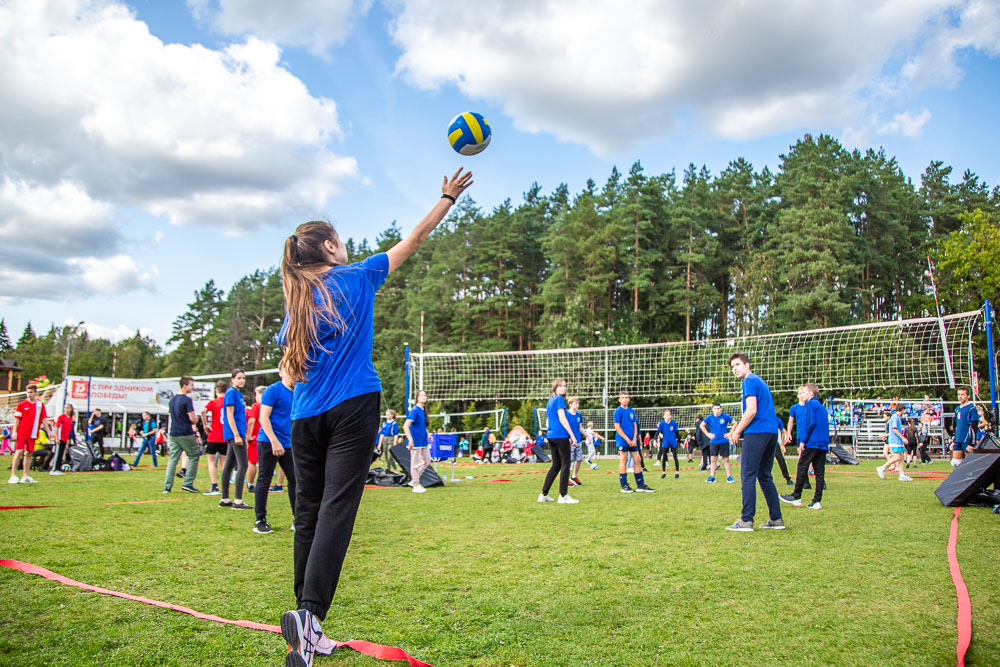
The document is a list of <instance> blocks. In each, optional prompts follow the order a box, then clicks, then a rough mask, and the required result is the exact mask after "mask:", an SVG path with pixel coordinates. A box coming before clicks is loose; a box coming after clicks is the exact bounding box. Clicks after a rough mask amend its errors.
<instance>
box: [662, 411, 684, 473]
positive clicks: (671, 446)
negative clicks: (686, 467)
mask: <svg viewBox="0 0 1000 667" xmlns="http://www.w3.org/2000/svg"><path fill="white" fill-rule="evenodd" d="M656 432H657V433H658V434H659V436H660V456H659V458H658V460H659V462H660V471H661V472H662V474H661V475H660V479H663V478H664V477H666V476H667V457H668V456H669V455H670V453H671V452H673V454H674V479H677V478H679V477H680V476H681V473H680V470H681V467H680V463H679V462H678V461H677V422H675V421H674V419H673V417H672V416H671V414H670V410H664V411H663V419H661V420H660V423H659V424H657V426H656Z"/></svg>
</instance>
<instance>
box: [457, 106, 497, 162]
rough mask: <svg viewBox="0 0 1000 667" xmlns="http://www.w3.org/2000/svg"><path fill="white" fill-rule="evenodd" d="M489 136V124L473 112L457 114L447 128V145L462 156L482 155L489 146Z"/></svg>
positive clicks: (490, 131)
mask: <svg viewBox="0 0 1000 667" xmlns="http://www.w3.org/2000/svg"><path fill="white" fill-rule="evenodd" d="M491 136H493V131H492V130H490V124H489V123H488V122H487V121H486V119H485V118H483V115H482V114H478V113H476V112H475V111H466V112H465V113H460V114H458V115H457V116H455V117H454V118H453V119H452V121H451V125H449V126H448V143H450V144H451V147H452V148H454V149H455V150H456V151H457V152H459V153H461V154H462V155H475V154H476V153H482V152H483V151H484V150H486V147H487V146H489V145H490V137H491Z"/></svg>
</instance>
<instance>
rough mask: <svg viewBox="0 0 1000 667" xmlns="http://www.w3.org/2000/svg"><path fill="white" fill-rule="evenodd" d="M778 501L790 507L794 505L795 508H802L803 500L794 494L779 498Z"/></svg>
mask: <svg viewBox="0 0 1000 667" xmlns="http://www.w3.org/2000/svg"><path fill="white" fill-rule="evenodd" d="M778 499H779V500H781V502H783V503H788V504H789V505H794V506H795V507H802V499H801V498H796V497H795V496H794V495H792V494H788V495H787V496H778Z"/></svg>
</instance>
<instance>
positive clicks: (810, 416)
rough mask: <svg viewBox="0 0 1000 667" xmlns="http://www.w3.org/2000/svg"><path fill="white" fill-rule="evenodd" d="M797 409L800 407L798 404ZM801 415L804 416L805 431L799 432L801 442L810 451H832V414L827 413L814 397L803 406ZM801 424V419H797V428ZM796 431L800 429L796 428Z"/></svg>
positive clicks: (800, 411)
mask: <svg viewBox="0 0 1000 667" xmlns="http://www.w3.org/2000/svg"><path fill="white" fill-rule="evenodd" d="M796 407H798V405H797V404H796ZM799 414H800V415H801V416H802V421H803V422H804V424H803V427H804V428H803V430H802V431H799V432H800V433H801V434H802V435H800V436H799V442H802V443H803V444H804V445H805V446H806V447H808V448H809V449H822V450H826V451H829V449H830V413H828V412H827V411H826V408H824V407H823V404H822V403H820V402H819V399H818V398H816V397H815V396H813V397H812V398H810V399H809V400H808V401H806V404H805V405H803V406H802V409H801V410H799ZM798 424H799V418H798V417H796V418H795V425H796V427H797V426H798ZM795 430H796V431H798V430H799V429H798V428H796V429H795Z"/></svg>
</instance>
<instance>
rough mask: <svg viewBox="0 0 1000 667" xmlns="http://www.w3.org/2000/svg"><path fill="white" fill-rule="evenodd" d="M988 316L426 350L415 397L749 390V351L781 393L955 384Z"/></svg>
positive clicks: (417, 361)
mask: <svg viewBox="0 0 1000 667" xmlns="http://www.w3.org/2000/svg"><path fill="white" fill-rule="evenodd" d="M982 316H983V310H982V309H980V310H974V311H970V312H966V313H960V314H957V315H949V316H947V317H940V318H938V317H925V318H916V319H909V320H898V321H892V322H874V323H870V324H860V325H854V326H846V327H833V328H826V329H812V330H807V331H795V332H790V333H778V334H766V335H760V336H745V337H735V338H717V339H709V340H700V341H686V342H675V343H655V344H646V345H624V346H617V347H590V348H574V349H562V350H532V351H523V352H487V353H458V352H425V353H422V354H421V353H416V354H411V355H410V357H409V364H410V366H409V369H408V370H409V383H410V384H409V389H410V396H411V397H412V396H415V394H416V392H417V391H418V390H420V389H423V390H425V391H427V392H428V395H429V397H430V400H432V401H483V400H489V401H504V400H524V399H542V398H545V397H547V396H549V395H550V393H551V387H552V380H553V379H554V378H558V377H561V378H565V379H566V381H567V383H568V385H569V394H571V395H573V396H579V397H580V398H581V399H584V400H587V399H590V400H593V399H597V400H600V401H602V405H608V404H609V399H610V402H611V403H612V404H613V403H614V397H615V396H616V395H617V394H618V392H620V391H627V392H629V393H630V394H631V395H632V396H638V397H651V398H656V397H667V396H703V397H709V396H724V395H737V394H739V393H740V383H739V381H738V380H737V379H736V378H735V376H733V374H732V372H731V371H730V369H729V364H728V361H729V355H730V354H732V353H733V352H736V351H740V352H745V353H746V354H747V355H748V357H749V358H750V363H751V366H752V367H753V369H754V372H756V373H757V374H758V375H760V376H761V377H762V378H764V380H765V381H766V382H767V383H768V385H769V386H770V387H771V390H772V391H795V390H796V389H797V388H798V387H799V386H800V385H801V384H803V383H805V382H814V383H816V384H817V385H819V386H820V387H821V389H822V390H823V392H824V393H826V392H853V391H860V390H889V389H893V388H904V387H944V386H947V387H955V386H956V385H957V384H969V383H971V381H972V374H973V360H972V346H973V342H972V341H973V333H974V331H975V329H976V326H977V323H978V322H981V321H982Z"/></svg>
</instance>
